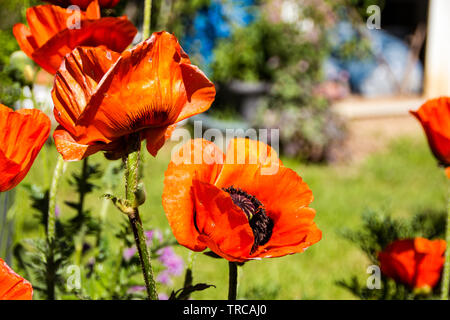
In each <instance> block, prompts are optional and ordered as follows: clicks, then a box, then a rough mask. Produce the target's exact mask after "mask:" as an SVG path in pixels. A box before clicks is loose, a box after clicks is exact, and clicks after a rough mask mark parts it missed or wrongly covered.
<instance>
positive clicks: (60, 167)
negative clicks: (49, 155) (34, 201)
mask: <svg viewBox="0 0 450 320" xmlns="http://www.w3.org/2000/svg"><path fill="white" fill-rule="evenodd" d="M64 169H65V162H64V160H63V158H62V157H61V156H59V157H58V161H57V163H56V167H55V171H54V172H53V180H52V185H51V187H50V194H49V203H48V215H47V230H46V231H47V245H48V256H47V263H46V266H47V270H46V284H47V299H48V300H54V299H55V280H56V264H55V259H54V258H55V257H54V251H55V238H56V235H55V233H56V227H55V225H56V215H55V210H56V192H57V190H58V185H59V181H60V179H61V176H62V174H63V172H64Z"/></svg>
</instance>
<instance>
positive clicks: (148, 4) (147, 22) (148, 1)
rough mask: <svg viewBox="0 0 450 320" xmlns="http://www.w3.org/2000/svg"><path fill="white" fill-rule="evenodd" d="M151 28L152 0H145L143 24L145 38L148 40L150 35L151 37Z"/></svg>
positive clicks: (143, 36)
mask: <svg viewBox="0 0 450 320" xmlns="http://www.w3.org/2000/svg"><path fill="white" fill-rule="evenodd" d="M151 28H152V0H145V7H144V24H143V26H142V38H143V40H146V39H147V38H148V37H150V30H151Z"/></svg>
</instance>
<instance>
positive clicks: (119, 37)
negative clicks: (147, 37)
mask: <svg viewBox="0 0 450 320" xmlns="http://www.w3.org/2000/svg"><path fill="white" fill-rule="evenodd" d="M26 16H27V21H28V26H29V27H27V26H25V25H24V24H22V23H18V24H16V25H15V26H14V28H13V33H14V36H15V37H16V39H17V42H18V43H19V46H20V48H21V49H22V51H24V52H25V53H26V54H27V55H28V56H29V57H30V58H31V59H33V60H34V61H35V62H36V63H37V64H38V65H40V66H41V67H42V68H43V69H45V70H46V71H48V72H49V73H51V74H55V73H56V71H57V70H58V69H59V67H60V65H61V62H62V61H63V58H64V56H65V55H66V54H68V53H70V52H71V51H72V50H73V49H74V48H75V47H77V46H90V47H96V46H105V47H107V48H108V49H110V50H113V51H116V52H122V51H123V50H125V49H126V48H127V47H128V46H129V45H130V44H131V42H132V41H133V39H134V36H135V35H136V33H137V29H136V28H135V27H134V26H133V24H132V23H131V22H130V21H129V20H128V19H127V18H126V17H120V18H113V17H106V18H101V17H100V8H99V6H98V2H97V0H95V1H93V2H92V3H91V4H90V5H89V7H88V8H87V10H86V12H84V11H80V12H79V14H78V13H76V12H74V11H72V10H67V9H64V8H61V7H58V6H54V5H50V4H49V5H41V6H36V7H31V8H28V9H27V13H26ZM78 18H79V21H77V19H78Z"/></svg>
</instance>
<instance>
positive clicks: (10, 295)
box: [0, 258, 33, 300]
mask: <svg viewBox="0 0 450 320" xmlns="http://www.w3.org/2000/svg"><path fill="white" fill-rule="evenodd" d="M32 297H33V288H32V287H31V284H30V283H29V282H28V281H27V280H25V279H24V278H22V277H21V276H19V275H18V274H17V273H15V272H14V271H13V270H12V269H11V268H10V267H9V266H8V265H7V264H6V262H5V261H3V259H2V258H0V300H31V299H32Z"/></svg>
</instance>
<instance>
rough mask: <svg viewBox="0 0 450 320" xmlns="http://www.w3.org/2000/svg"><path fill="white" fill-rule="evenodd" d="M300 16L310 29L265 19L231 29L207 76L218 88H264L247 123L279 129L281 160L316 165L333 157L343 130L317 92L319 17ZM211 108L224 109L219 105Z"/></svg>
mask: <svg viewBox="0 0 450 320" xmlns="http://www.w3.org/2000/svg"><path fill="white" fill-rule="evenodd" d="M301 14H302V19H304V20H306V19H310V20H312V21H314V27H313V29H312V30H308V31H302V29H301V28H300V27H299V25H297V24H294V23H284V22H278V23H274V22H271V21H268V20H267V18H265V17H264V16H262V17H260V18H259V19H257V20H256V21H255V22H253V23H251V24H250V25H249V26H246V27H241V28H237V29H235V30H234V32H233V35H232V37H231V38H230V39H223V40H221V41H220V42H219V44H218V45H217V47H216V49H215V50H214V54H215V58H214V62H213V64H212V71H213V79H214V80H215V81H216V82H218V83H219V84H226V83H229V82H230V81H234V80H240V81H244V82H263V83H268V84H269V90H268V92H266V93H264V94H263V99H262V102H261V103H260V105H259V106H258V110H257V111H256V112H254V114H253V115H252V116H251V119H248V120H249V121H250V125H251V126H254V127H259V128H273V129H281V128H282V130H280V144H281V150H282V152H283V153H284V154H285V155H287V156H291V157H297V158H301V159H304V160H310V161H316V162H318V161H323V160H330V159H331V158H332V154H331V152H332V149H333V148H334V147H335V145H338V144H339V143H340V142H341V141H342V139H343V137H344V133H345V127H344V124H343V122H342V121H341V120H340V119H339V118H338V117H337V116H336V115H335V114H333V113H332V112H331V111H330V109H329V101H328V100H327V99H326V98H324V97H322V96H321V95H320V94H318V90H317V88H318V86H319V84H320V83H321V81H322V62H323V60H324V58H325V57H326V56H327V55H328V54H329V46H328V43H327V38H326V36H325V32H324V29H323V28H324V24H323V20H324V19H325V18H324V15H323V14H322V13H321V12H320V11H318V10H316V9H315V8H314V7H312V6H311V7H305V8H302V12H301ZM216 104H219V105H224V106H227V105H228V104H227V102H226V101H224V102H221V101H220V100H219V101H216ZM299 123H301V124H302V125H299Z"/></svg>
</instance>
